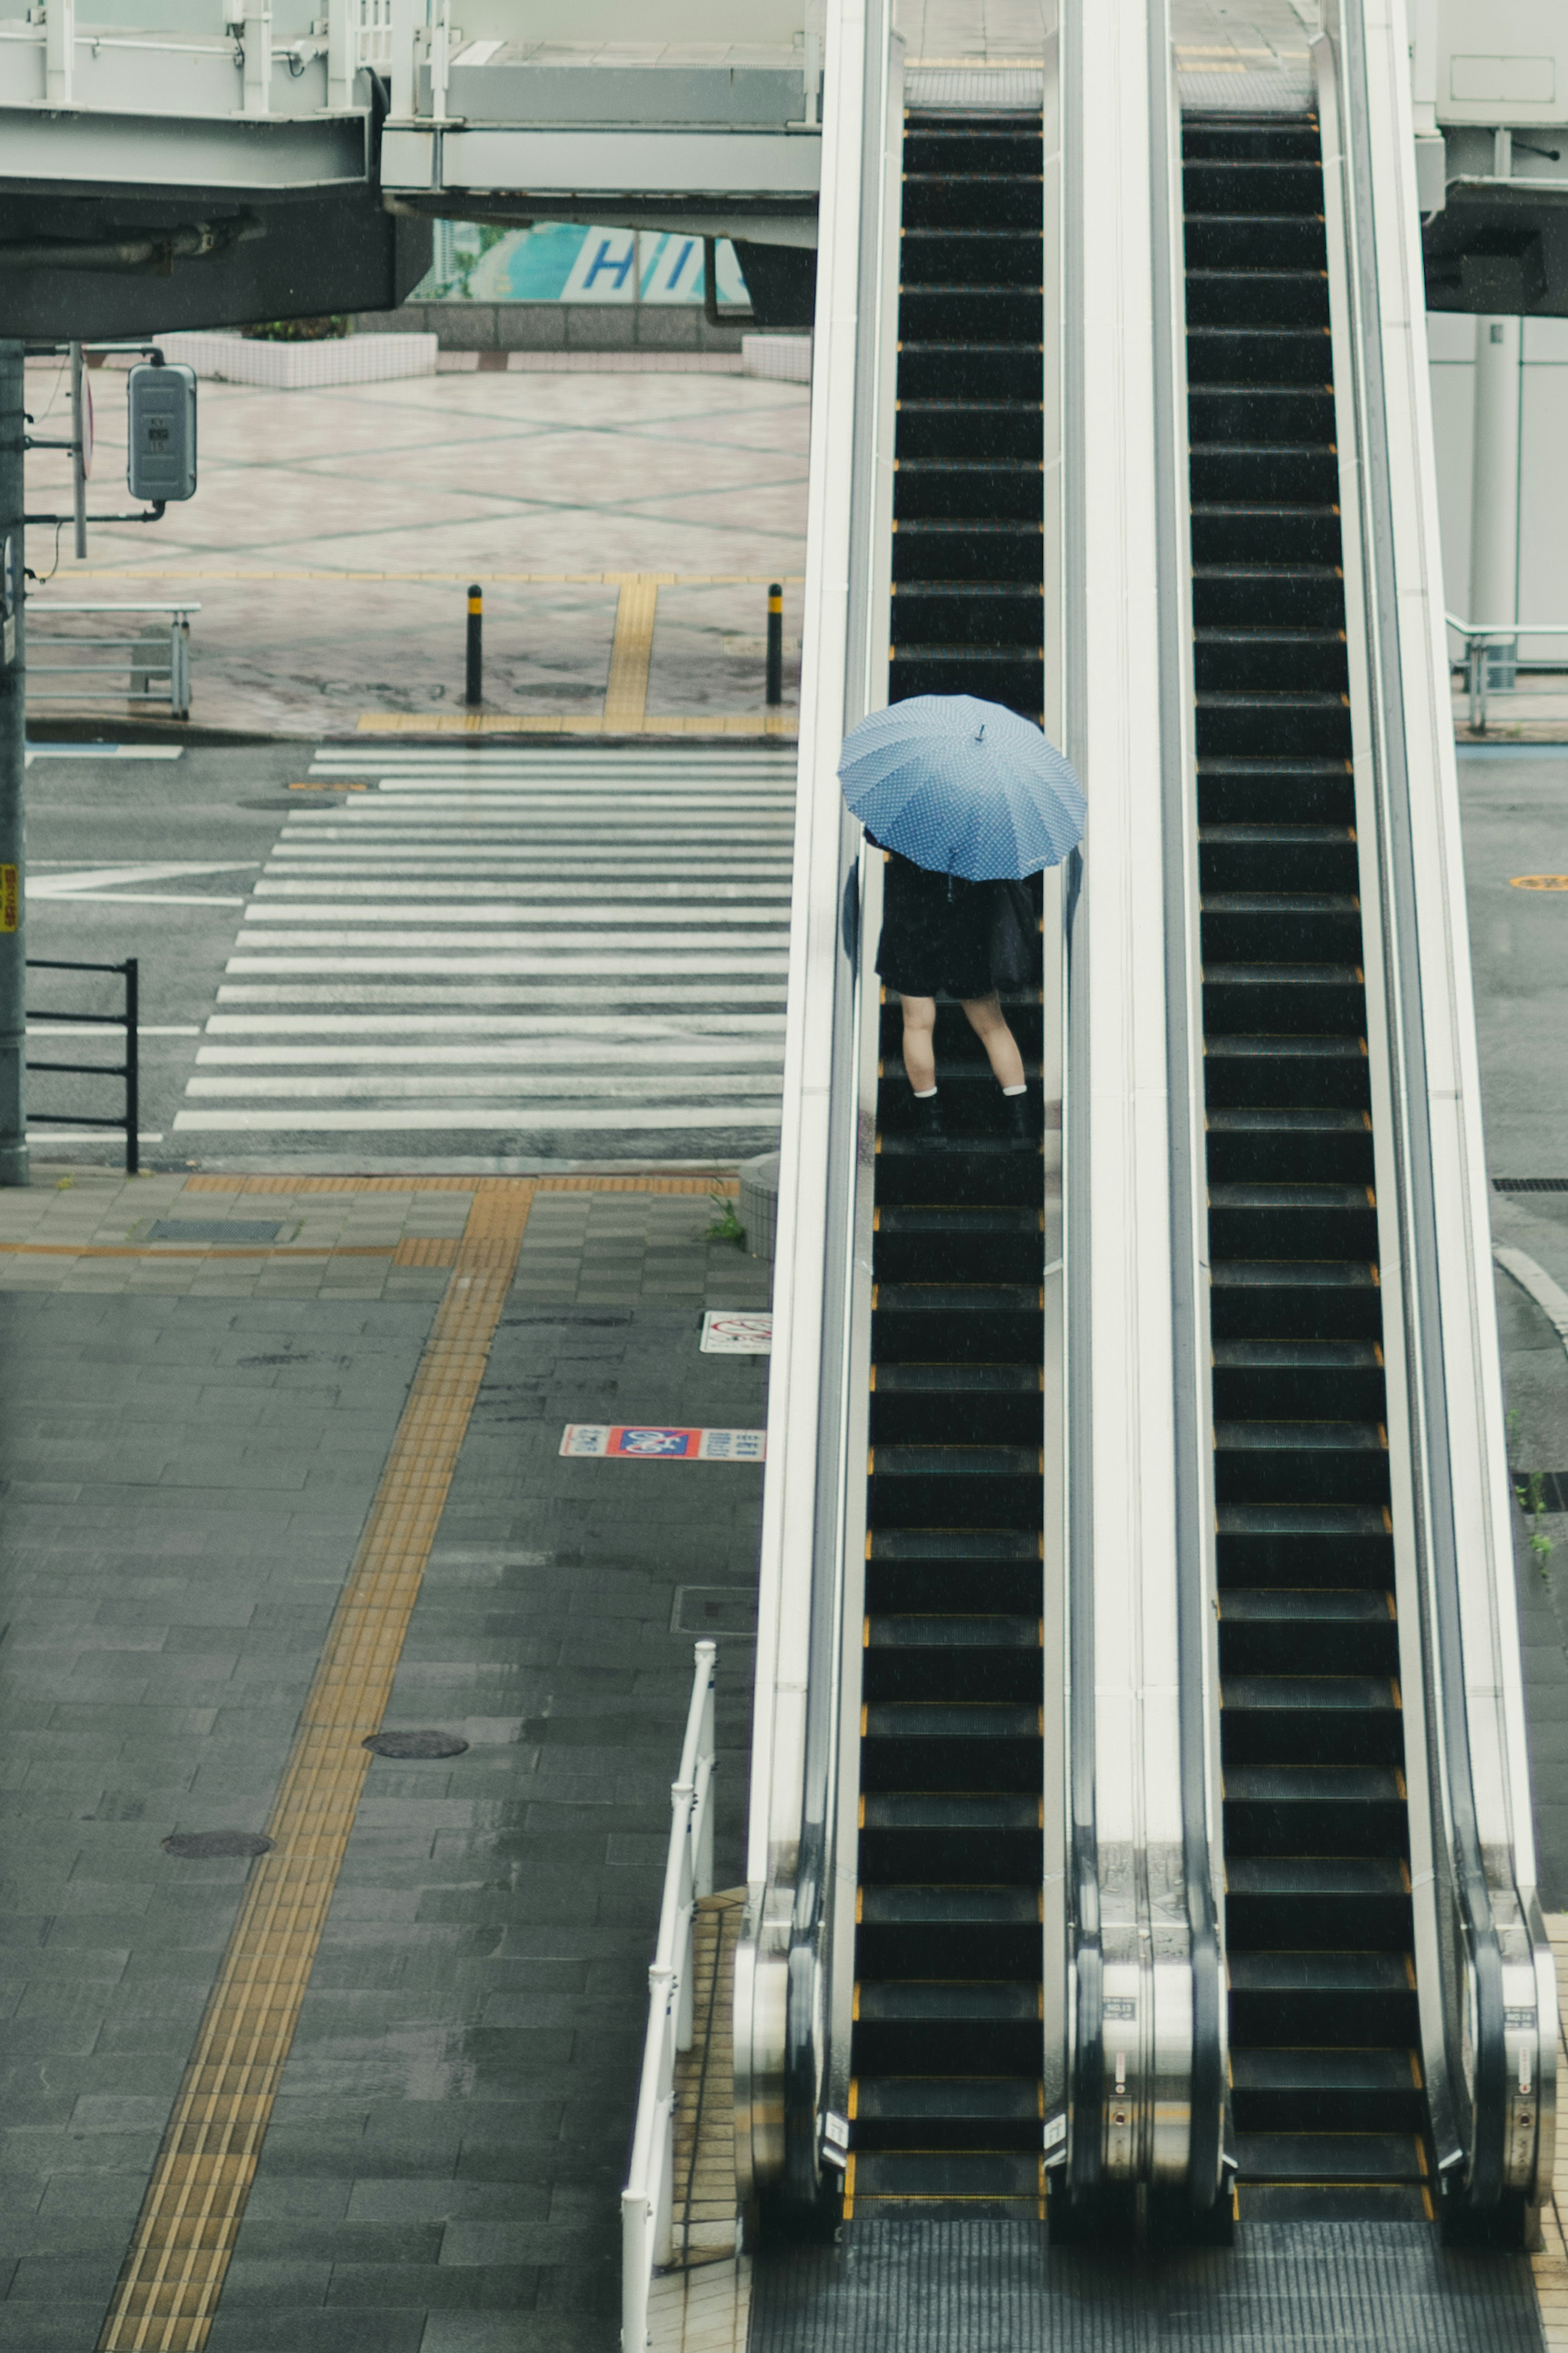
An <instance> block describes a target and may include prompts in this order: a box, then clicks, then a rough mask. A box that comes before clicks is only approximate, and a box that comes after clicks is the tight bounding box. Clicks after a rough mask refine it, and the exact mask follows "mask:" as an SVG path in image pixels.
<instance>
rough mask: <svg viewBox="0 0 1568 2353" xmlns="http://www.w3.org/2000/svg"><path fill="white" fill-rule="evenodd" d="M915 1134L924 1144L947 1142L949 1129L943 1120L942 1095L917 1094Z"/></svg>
mask: <svg viewBox="0 0 1568 2353" xmlns="http://www.w3.org/2000/svg"><path fill="white" fill-rule="evenodd" d="M914 1106H915V1134H916V1135H917V1136H918V1137H919V1139H920V1141H921V1143H922V1144H945V1143H946V1142H947V1130H946V1128H945V1127H944V1126H943V1125H942V1098H941V1096H940V1095H916V1096H915V1098H914Z"/></svg>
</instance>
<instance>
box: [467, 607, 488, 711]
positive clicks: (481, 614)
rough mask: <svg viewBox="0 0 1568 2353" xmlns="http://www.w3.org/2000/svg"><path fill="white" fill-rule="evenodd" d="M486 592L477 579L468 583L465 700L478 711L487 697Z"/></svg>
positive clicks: (472, 709)
mask: <svg viewBox="0 0 1568 2353" xmlns="http://www.w3.org/2000/svg"><path fill="white" fill-rule="evenodd" d="M484 627H485V592H484V590H483V589H482V588H481V587H480V586H479V582H478V581H477V580H471V581H470V582H469V583H468V684H467V687H466V689H465V691H464V695H463V700H464V702H466V703H467V704H468V708H469V710H470V711H477V710H478V709H479V704H480V703H481V702H483V701H484V699H485V648H484Z"/></svg>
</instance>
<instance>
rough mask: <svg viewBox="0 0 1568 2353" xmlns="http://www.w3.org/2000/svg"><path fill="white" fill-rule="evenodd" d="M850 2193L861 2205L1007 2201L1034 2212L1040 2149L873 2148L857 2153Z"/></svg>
mask: <svg viewBox="0 0 1568 2353" xmlns="http://www.w3.org/2000/svg"><path fill="white" fill-rule="evenodd" d="M846 2195H847V2197H848V2198H849V2199H851V2200H853V2203H854V2205H855V2207H856V2208H857V2209H859V2208H860V2207H861V2206H862V2205H863V2204H864V2205H872V2206H883V2205H895V2204H900V2203H902V2202H905V2201H909V2202H915V2201H918V2202H919V2203H920V2205H921V2206H922V2207H924V2208H926V2209H927V2210H928V2211H929V2209H930V2208H931V2206H933V2205H937V2206H955V2205H957V2206H962V2205H966V2204H971V2203H973V2204H979V2205H984V2206H986V2207H988V2208H989V2207H994V2206H998V2205H1000V2206H1003V2207H1005V2208H1007V2209H1012V2210H1016V2211H1025V2212H1027V2213H1028V2214H1030V2215H1033V2214H1035V2213H1036V2212H1037V2210H1038V2209H1039V2207H1040V2204H1041V2201H1042V2200H1044V2197H1045V2167H1044V2162H1043V2159H1042V2158H1041V2157H1040V2155H1039V2153H1038V2152H1036V2154H1035V2155H1033V2156H1028V2155H1026V2154H1025V2152H1024V2151H1022V2150H1008V2149H993V2150H981V2149H974V2150H965V2151H959V2150H957V2149H952V2150H949V2149H918V2150H917V2149H875V2150H868V2151H867V2152H866V2153H865V2155H864V2156H861V2155H860V2154H858V2153H857V2155H856V2157H855V2158H854V2160H853V2172H852V2177H851V2179H850V2181H849V2183H848V2184H847V2190H846Z"/></svg>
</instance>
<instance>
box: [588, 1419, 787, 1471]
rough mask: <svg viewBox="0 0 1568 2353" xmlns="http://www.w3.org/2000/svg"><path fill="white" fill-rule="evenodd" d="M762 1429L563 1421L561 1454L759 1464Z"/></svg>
mask: <svg viewBox="0 0 1568 2353" xmlns="http://www.w3.org/2000/svg"><path fill="white" fill-rule="evenodd" d="M767 1438H768V1434H767V1431H766V1430H683V1429H680V1428H679V1427H672V1426H671V1425H670V1424H669V1423H668V1422H628V1423H622V1422H608V1421H569V1422H568V1423H567V1425H566V1427H565V1429H564V1430H563V1432H562V1436H561V1451H562V1453H563V1454H580V1455H588V1456H592V1457H594V1458H595V1459H596V1460H601V1461H602V1460H604V1459H605V1457H607V1456H609V1455H612V1454H614V1455H618V1456H619V1457H621V1459H622V1460H623V1461H637V1462H761V1461H762V1460H763V1456H764V1455H765V1454H766V1452H767Z"/></svg>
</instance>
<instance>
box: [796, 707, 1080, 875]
mask: <svg viewBox="0 0 1568 2353" xmlns="http://www.w3.org/2000/svg"><path fill="white" fill-rule="evenodd" d="M838 781H839V783H840V784H841V785H842V786H843V787H844V797H845V799H846V801H847V803H848V805H849V808H850V811H851V813H852V814H853V815H854V816H856V817H858V818H859V819H860V822H861V823H862V825H864V827H865V828H866V830H867V832H868V833H870V834H874V835H875V837H876V839H878V840H879V842H880V843H881V845H882V847H883V848H884V849H896V850H897V851H898V852H899V853H900V857H903V858H907V859H909V860H910V861H911V862H912V863H913V864H914V865H916V866H924V867H927V868H929V869H930V870H931V872H932V873H934V874H962V875H963V877H964V878H965V879H966V880H967V881H971V882H994V881H1000V880H1002V879H1003V878H1006V879H1008V880H1011V881H1022V880H1023V878H1024V876H1025V875H1026V874H1037V873H1038V872H1039V871H1040V869H1041V868H1042V867H1043V866H1059V865H1060V863H1061V861H1062V860H1063V859H1064V858H1065V857H1066V856H1067V854H1068V851H1069V850H1070V849H1075V848H1076V847H1077V845H1078V843H1079V841H1081V840H1082V839H1083V815H1084V803H1083V790H1082V787H1081V786H1080V785H1079V780H1078V778H1077V776H1075V775H1074V774H1073V771H1072V769H1071V767H1070V766H1069V765H1068V762H1067V761H1066V760H1064V759H1063V757H1062V755H1061V754H1060V753H1059V752H1058V750H1057V748H1056V745H1055V744H1052V743H1051V742H1050V741H1049V739H1048V738H1047V736H1046V735H1044V734H1042V733H1041V732H1040V730H1039V728H1037V726H1036V725H1035V724H1034V723H1033V721H1032V720H1028V719H1021V718H1020V717H1019V716H1018V713H1017V712H1016V711H1008V710H1007V709H1006V708H1005V706H1004V705H1003V704H1002V703H1000V702H979V701H978V700H977V699H976V698H975V697H974V696H973V695H972V694H916V695H911V696H910V700H909V701H908V702H894V703H890V704H889V707H888V708H887V710H885V711H873V712H870V713H869V714H868V716H867V717H866V718H864V719H862V720H861V721H860V722H859V723H858V725H856V726H854V727H852V728H851V729H850V730H849V733H848V734H847V736H846V737H845V738H844V749H843V752H842V754H840V757H839V762H838Z"/></svg>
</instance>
